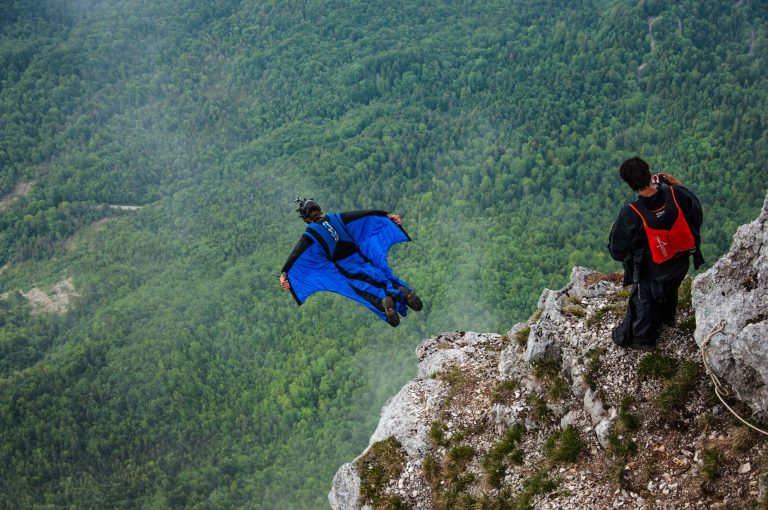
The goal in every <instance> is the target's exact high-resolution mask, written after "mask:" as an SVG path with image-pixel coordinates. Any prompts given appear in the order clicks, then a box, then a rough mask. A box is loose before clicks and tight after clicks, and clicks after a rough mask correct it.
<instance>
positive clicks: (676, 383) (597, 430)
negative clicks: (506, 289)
mask: <svg viewBox="0 0 768 510" xmlns="http://www.w3.org/2000/svg"><path fill="white" fill-rule="evenodd" d="M766 244H768V199H767V200H766V203H765V205H764V207H763V211H762V213H761V215H760V216H759V218H758V219H757V220H755V221H754V222H752V223H750V224H749V225H745V226H742V227H741V228H739V230H738V232H737V233H736V235H735V236H734V242H733V246H732V249H731V251H730V252H729V253H728V254H727V255H726V256H725V257H723V258H722V259H721V260H720V261H718V262H717V263H716V264H715V265H714V266H713V267H712V268H711V269H710V270H709V271H707V272H706V273H703V274H701V275H699V276H698V277H697V278H696V279H695V281H694V282H693V285H691V280H687V281H686V282H685V283H684V284H683V286H682V287H681V292H680V296H681V303H680V309H679V313H678V317H677V322H676V325H675V327H671V328H665V329H663V331H662V336H661V338H660V340H659V348H658V350H657V351H656V352H654V353H645V352H639V351H633V350H625V349H621V348H618V347H616V346H614V345H613V343H612V341H611V336H610V332H611V330H612V329H613V327H614V326H616V324H618V322H619V321H620V320H621V318H622V317H623V315H624V312H625V303H626V299H627V294H628V293H627V289H622V288H621V287H620V275H619V274H609V275H606V274H601V273H597V272H594V271H591V270H589V269H587V268H582V267H576V268H574V269H573V272H572V275H571V281H570V282H569V284H568V285H566V286H565V287H564V288H562V289H559V290H545V291H544V292H543V294H542V296H541V298H540V300H539V306H538V310H537V312H536V313H535V314H534V315H533V316H532V317H531V318H530V319H529V320H528V321H527V322H525V323H520V324H516V325H515V326H514V327H513V328H512V329H511V330H510V331H509V332H508V333H507V334H506V335H497V334H485V333H473V332H451V333H444V334H441V335H438V336H435V337H433V338H429V339H427V340H425V341H424V342H422V343H421V344H420V345H419V347H418V348H417V350H416V356H417V358H418V360H419V364H418V373H417V376H416V378H415V379H414V380H412V381H410V382H409V383H408V384H406V385H405V386H404V387H403V388H402V390H401V391H400V392H399V393H398V394H397V395H396V396H395V397H393V398H392V399H390V400H389V401H388V402H387V403H386V405H385V406H384V408H383V410H382V417H381V421H380V423H379V426H378V428H377V429H376V431H375V432H374V434H373V436H372V437H371V439H370V444H369V446H368V448H367V449H366V450H365V451H364V452H363V453H362V454H361V455H360V456H359V457H358V458H357V459H355V460H354V461H352V462H350V463H348V464H345V465H343V466H342V467H341V468H340V469H339V470H338V472H337V473H336V476H335V477H334V480H333V487H332V490H331V493H330V494H329V501H330V504H331V507H332V508H334V509H335V510H352V509H355V510H357V509H361V508H362V509H374V508H375V509H379V508H382V509H401V508H410V509H415V510H421V509H423V510H427V509H449V508H456V509H470V508H471V509H474V508H483V509H518V508H521V509H522V508H540V509H560V508H562V509H566V508H567V509H576V508H578V509H610V508H647V509H651V508H653V509H681V508H708V509H709V508H723V509H725V508H765V507H766V503H768V496H767V495H766V486H765V483H766V478H767V476H766V473H768V449H766V447H765V438H766V436H764V435H761V434H759V433H757V432H754V431H753V430H752V429H750V428H749V427H747V426H745V425H743V424H742V423H741V422H740V421H738V420H737V419H736V418H734V417H733V416H732V415H731V414H730V413H729V412H728V411H727V410H726V408H725V407H724V405H723V404H722V403H721V402H720V400H718V398H717V396H716V395H715V393H714V391H713V387H714V386H713V383H712V379H711V378H710V376H709V375H708V374H707V371H706V367H705V364H704V363H703V362H702V360H703V358H702V350H701V349H700V346H701V345H702V344H704V345H705V349H704V351H705V354H706V359H707V361H708V364H709V366H711V367H712V370H713V373H714V374H715V375H717V376H718V377H719V379H720V380H721V381H722V382H723V388H724V390H725V391H730V394H729V395H726V399H729V400H730V401H728V400H727V402H728V403H729V405H731V406H732V407H733V408H734V409H735V410H736V411H737V412H738V413H740V414H741V415H742V416H744V417H746V418H748V419H750V420H751V421H752V422H755V420H758V419H762V418H764V417H765V415H766V411H767V410H768V390H766V388H767V387H768V385H766V383H767V382H768V363H767V362H766V361H768V347H767V346H766V345H768V344H766V342H765V339H766V338H768V335H766V333H767V332H768V322H767V321H766V319H767V318H768V299H767V296H768V277H767V275H768V273H767V272H766V271H767V269H768V248H766V247H765V246H766ZM691 287H693V291H692V292H691ZM721 321H724V322H723V323H722V331H720V330H719V329H718V330H717V331H716V329H717V327H718V326H719V325H721Z"/></svg>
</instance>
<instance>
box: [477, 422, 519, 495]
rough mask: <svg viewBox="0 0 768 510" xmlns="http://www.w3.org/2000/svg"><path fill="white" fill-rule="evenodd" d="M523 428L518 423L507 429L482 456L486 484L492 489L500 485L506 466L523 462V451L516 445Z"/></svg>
mask: <svg viewBox="0 0 768 510" xmlns="http://www.w3.org/2000/svg"><path fill="white" fill-rule="evenodd" d="M523 432H524V429H523V427H522V426H520V425H515V426H514V427H512V428H510V429H508V430H507V431H506V432H505V433H504V436H503V437H502V438H501V440H500V441H499V442H498V443H496V444H495V445H493V446H492V447H491V449H490V450H489V451H488V453H487V454H486V455H485V457H484V458H483V462H482V465H483V470H484V471H485V476H486V479H487V480H488V484H489V485H490V486H491V487H493V488H494V489H498V488H499V487H500V486H501V481H502V480H503V479H504V475H505V473H506V471H507V468H508V467H509V466H510V465H512V464H515V465H518V466H519V465H521V464H522V463H523V451H522V450H521V449H520V448H518V447H517V445H518V444H519V443H520V439H521V438H522V437H523Z"/></svg>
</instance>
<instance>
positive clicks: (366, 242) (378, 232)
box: [342, 211, 411, 280]
mask: <svg viewBox="0 0 768 510" xmlns="http://www.w3.org/2000/svg"><path fill="white" fill-rule="evenodd" d="M342 219H344V214H342ZM344 226H345V227H346V229H347V232H349V235H350V236H352V239H354V241H355V243H356V244H357V245H358V246H359V247H360V251H361V252H362V253H363V255H365V256H366V257H367V258H368V259H369V260H370V261H371V262H373V264H374V265H376V267H378V268H379V269H381V270H382V271H384V272H385V273H387V276H390V277H391V278H394V279H397V280H399V279H398V278H397V277H396V276H395V275H394V274H393V273H392V269H391V268H390V267H389V263H388V262H387V255H388V254H389V249H390V248H391V247H392V246H393V245H395V244H397V243H405V242H408V241H410V240H411V238H410V236H409V235H408V233H407V232H406V231H405V229H403V228H402V227H401V226H399V225H397V224H395V222H394V221H392V220H391V219H389V218H388V217H387V213H386V212H384V211H371V214H368V215H361V216H359V217H357V218H356V219H353V220H351V221H349V222H348V223H345V225H344Z"/></svg>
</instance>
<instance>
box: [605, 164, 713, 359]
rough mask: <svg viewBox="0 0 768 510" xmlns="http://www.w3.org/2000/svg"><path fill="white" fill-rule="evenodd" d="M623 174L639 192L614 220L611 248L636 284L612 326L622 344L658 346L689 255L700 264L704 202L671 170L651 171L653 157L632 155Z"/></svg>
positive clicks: (627, 277) (671, 321)
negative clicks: (623, 312) (623, 311)
mask: <svg viewBox="0 0 768 510" xmlns="http://www.w3.org/2000/svg"><path fill="white" fill-rule="evenodd" d="M619 174H620V175H621V178H622V179H624V181H625V182H626V183H627V184H628V185H629V187H630V188H632V189H633V190H634V191H636V192H637V194H638V197H637V200H635V201H634V202H632V203H631V204H628V205H625V206H624V207H623V208H622V209H621V211H619V216H618V218H616V221H615V222H614V224H613V228H612V229H611V235H610V238H609V241H608V250H609V251H610V253H611V257H613V259H614V260H619V261H621V262H622V265H623V266H624V286H627V285H632V292H631V294H630V296H629V302H628V303H627V314H626V317H625V318H624V321H623V322H622V323H621V324H619V326H617V327H616V329H614V331H613V334H612V335H613V341H614V342H615V343H616V344H617V345H620V346H622V347H630V348H634V349H641V350H644V351H653V350H654V349H655V348H656V340H657V339H658V337H659V327H660V325H661V323H664V324H666V325H669V326H671V325H673V324H674V323H675V312H676V310H677V289H678V288H679V287H680V284H681V283H682V281H683V279H684V278H685V275H686V273H687V272H688V266H689V256H690V255H693V265H694V267H695V268H696V269H698V268H699V267H700V266H701V265H702V264H703V263H704V257H702V255H701V248H700V246H701V237H700V234H699V232H700V229H701V223H702V219H703V213H702V210H701V204H700V203H699V200H698V199H697V198H696V196H695V195H694V194H693V193H691V192H690V191H689V190H687V189H686V188H685V187H683V185H682V184H681V183H680V181H679V180H678V179H676V178H674V177H673V176H671V175H669V174H663V173H662V174H658V175H654V176H651V172H650V168H649V167H648V163H646V162H645V161H643V160H642V159H640V158H638V157H634V158H630V159H628V160H626V161H625V162H624V163H622V165H621V167H620V168H619Z"/></svg>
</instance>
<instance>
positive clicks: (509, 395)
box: [491, 379, 520, 404]
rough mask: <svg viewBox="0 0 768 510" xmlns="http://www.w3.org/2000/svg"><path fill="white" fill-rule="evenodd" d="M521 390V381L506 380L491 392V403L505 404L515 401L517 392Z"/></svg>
mask: <svg viewBox="0 0 768 510" xmlns="http://www.w3.org/2000/svg"><path fill="white" fill-rule="evenodd" d="M519 388H520V381H518V380H517V379H504V380H503V381H501V382H499V384H497V385H496V387H495V388H493V390H492V391H491V403H492V404H501V403H504V402H511V401H512V400H513V399H514V396H515V391H517V390H518V389H519Z"/></svg>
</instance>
